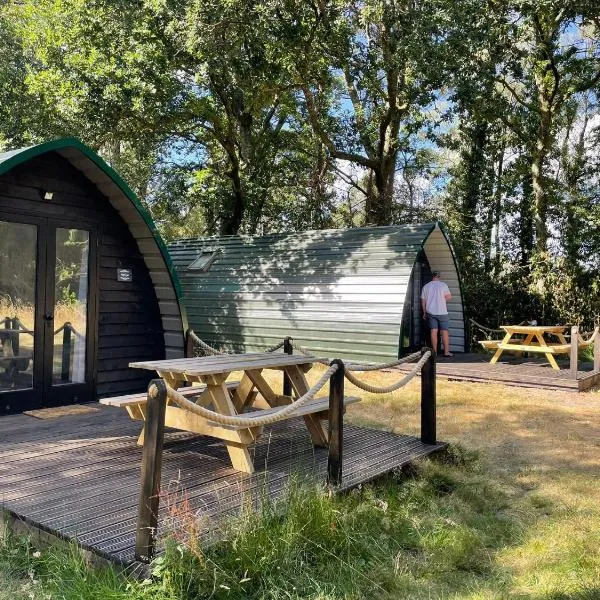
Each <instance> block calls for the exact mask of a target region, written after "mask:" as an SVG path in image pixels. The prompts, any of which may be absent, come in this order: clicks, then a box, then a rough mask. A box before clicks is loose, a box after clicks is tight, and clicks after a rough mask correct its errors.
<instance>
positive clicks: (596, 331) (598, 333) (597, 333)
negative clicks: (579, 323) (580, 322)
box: [577, 327, 600, 346]
mask: <svg viewBox="0 0 600 600" xmlns="http://www.w3.org/2000/svg"><path fill="white" fill-rule="evenodd" d="M577 335H578V339H579V343H580V344H583V345H585V346H588V345H589V344H591V343H592V342H594V343H596V342H595V341H594V340H595V339H596V337H600V330H599V329H598V327H596V328H595V329H594V331H593V333H592V334H591V335H590V337H589V338H588V339H587V340H584V339H583V335H581V333H578V334H577Z"/></svg>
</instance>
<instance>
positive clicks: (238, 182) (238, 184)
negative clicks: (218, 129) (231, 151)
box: [220, 160, 245, 235]
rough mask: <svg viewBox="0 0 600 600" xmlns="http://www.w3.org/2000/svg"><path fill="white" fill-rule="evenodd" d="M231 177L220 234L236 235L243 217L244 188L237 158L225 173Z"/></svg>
mask: <svg viewBox="0 0 600 600" xmlns="http://www.w3.org/2000/svg"><path fill="white" fill-rule="evenodd" d="M227 175H228V176H229V178H230V179H231V188H232V189H231V191H232V193H231V196H230V198H229V199H228V201H226V202H225V203H224V206H223V214H222V216H221V228H220V233H221V235H237V234H238V232H239V230H240V227H241V226H242V219H243V218H244V206H245V198H244V190H243V186H242V179H241V177H240V165H239V162H238V161H237V160H235V161H234V162H232V164H231V169H230V170H229V172H228V173H227Z"/></svg>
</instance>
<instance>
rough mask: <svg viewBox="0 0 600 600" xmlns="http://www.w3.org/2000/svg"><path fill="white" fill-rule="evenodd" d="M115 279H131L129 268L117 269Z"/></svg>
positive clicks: (131, 273)
mask: <svg viewBox="0 0 600 600" xmlns="http://www.w3.org/2000/svg"><path fill="white" fill-rule="evenodd" d="M117 281H133V271H132V270H131V269H117Z"/></svg>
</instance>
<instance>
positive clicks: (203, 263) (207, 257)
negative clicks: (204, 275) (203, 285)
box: [188, 248, 219, 272]
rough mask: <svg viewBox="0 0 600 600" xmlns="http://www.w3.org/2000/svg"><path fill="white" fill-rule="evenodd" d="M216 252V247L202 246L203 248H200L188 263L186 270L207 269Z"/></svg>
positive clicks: (217, 251) (217, 250)
mask: <svg viewBox="0 0 600 600" xmlns="http://www.w3.org/2000/svg"><path fill="white" fill-rule="evenodd" d="M218 253H219V249H218V248H204V250H201V251H200V254H198V256H197V257H196V258H195V259H194V260H193V261H192V262H191V263H190V264H189V265H188V270H189V271H204V272H205V271H208V269H209V267H210V265H212V263H213V262H214V260H215V258H216V257H217V254H218Z"/></svg>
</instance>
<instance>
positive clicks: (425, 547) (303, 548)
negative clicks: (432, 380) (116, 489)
mask: <svg viewBox="0 0 600 600" xmlns="http://www.w3.org/2000/svg"><path fill="white" fill-rule="evenodd" d="M376 377H377V378H381V380H380V379H375V378H376ZM364 378H367V379H369V380H370V381H372V382H373V383H381V384H387V383H389V382H391V381H393V380H394V379H396V378H397V374H393V373H392V374H384V375H378V374H365V375H364ZM386 378H387V379H386ZM349 392H350V393H352V389H350V390H349ZM598 406H600V391H595V392H589V393H586V394H566V393H564V392H550V391H542V390H530V389H519V388H506V387H503V386H495V385H480V384H466V383H453V382H445V381H443V380H440V381H439V382H438V425H439V428H438V434H439V438H440V439H443V440H448V441H451V442H452V445H451V448H450V452H449V453H448V455H447V456H446V457H444V458H440V459H439V460H432V461H425V462H422V463H419V464H417V465H416V466H415V467H414V468H413V470H412V471H411V472H410V473H408V474H407V473H397V474H394V475H389V476H387V477H386V478H384V479H382V480H380V481H378V482H376V483H374V484H372V485H364V486H363V487H362V488H361V489H358V490H354V491H352V492H351V493H349V494H346V495H342V496H339V497H329V496H328V495H327V494H325V493H324V492H323V490H320V489H316V488H314V487H306V486H303V485H300V483H298V482H295V483H294V484H292V485H291V486H290V488H289V489H288V490H287V493H286V494H285V495H284V496H283V497H282V498H280V499H279V500H278V501H277V502H275V503H267V504H265V505H264V507H263V509H262V511H261V512H260V513H259V514H256V513H252V512H250V511H248V512H247V513H245V514H243V515H240V516H237V517H236V518H232V519H230V520H229V521H227V522H225V523H223V524H222V526H221V527H222V530H221V532H220V533H221V534H222V535H221V540H222V541H220V542H219V543H217V544H214V545H210V546H208V545H206V544H204V543H203V541H202V540H200V543H199V544H195V543H191V544H190V543H189V542H188V543H183V542H181V541H178V540H185V539H189V535H187V534H189V531H177V532H175V533H176V535H175V536H174V537H173V538H172V539H171V540H170V541H169V542H168V543H167V551H166V553H165V554H164V555H163V556H162V557H161V558H160V559H158V560H157V561H156V562H155V563H154V565H153V566H152V569H153V577H152V578H151V579H149V580H148V581H139V580H136V579H134V578H130V577H127V575H126V574H123V573H118V572H116V571H115V570H106V569H105V570H92V569H90V568H89V567H88V565H87V564H86V563H85V561H84V560H83V559H82V558H81V556H80V555H79V553H78V552H77V551H76V550H75V549H74V548H73V547H69V546H57V547H54V548H51V549H41V550H38V549H36V548H33V547H32V546H31V545H30V544H29V543H28V542H27V540H20V539H18V538H14V537H9V538H5V539H4V540H3V541H0V600H13V599H15V600H21V599H22V598H23V599H28V598H31V599H32V600H37V599H40V600H41V599H47V598H51V599H61V600H75V599H77V600H81V599H88V598H89V599H93V600H96V599H98V600H104V599H105V598H106V599H109V600H111V599H115V600H121V599H123V600H125V599H127V600H192V599H196V598H214V599H225V598H227V599H235V600H237V599H242V598H244V599H245V598H249V599H259V598H261V599H269V600H275V599H277V600H279V599H282V600H283V599H286V600H294V599H300V598H302V599H309V600H334V599H335V600H341V599H344V600H353V599H363V598H364V599H372V598H373V599H379V598H390V599H391V598H393V599H398V598H411V599H412V598H414V599H416V600H421V599H423V600H425V599H427V600H430V599H438V598H439V599H444V600H446V599H447V600H500V599H505V598H510V599H513V598H515V599H517V600H567V599H570V600H592V599H594V600H600V502H599V501H598V498H600V476H599V470H598V464H600V443H599V442H598V440H600V422H599V421H598ZM347 417H348V418H349V419H351V420H352V421H353V422H355V423H356V422H358V423H368V424H370V425H374V426H377V427H382V428H384V429H387V430H390V431H397V432H400V433H408V434H418V431H419V389H418V382H414V383H411V384H410V385H409V386H408V387H407V388H404V389H403V390H402V393H401V394H396V395H395V396H394V395H390V396H389V397H384V398H383V399H381V398H376V397H371V396H370V395H365V397H364V400H363V402H361V403H360V404H358V405H353V406H352V407H351V408H350V409H349V410H348V413H347ZM176 517H177V519H174V521H176V520H177V521H178V522H180V523H190V522H191V521H190V520H189V519H186V518H185V514H184V515H176ZM192 539H193V537H192ZM38 551H39V552H40V554H39V555H38V554H37V552H38Z"/></svg>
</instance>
